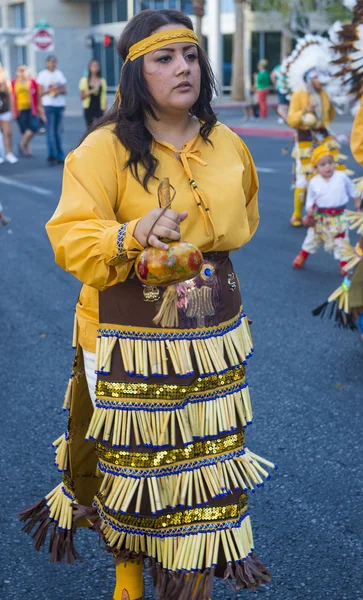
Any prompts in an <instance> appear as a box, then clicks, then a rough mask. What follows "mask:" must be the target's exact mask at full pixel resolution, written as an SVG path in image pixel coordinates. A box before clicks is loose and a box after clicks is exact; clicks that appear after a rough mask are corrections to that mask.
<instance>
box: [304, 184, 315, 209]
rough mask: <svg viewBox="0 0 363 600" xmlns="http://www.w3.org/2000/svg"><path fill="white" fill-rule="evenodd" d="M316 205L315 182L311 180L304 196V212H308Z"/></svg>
mask: <svg viewBox="0 0 363 600" xmlns="http://www.w3.org/2000/svg"><path fill="white" fill-rule="evenodd" d="M315 204H316V190H315V182H314V179H312V180H311V181H310V182H309V185H308V191H307V194H306V203H305V210H306V211H308V210H310V209H311V208H313V207H314V206H315Z"/></svg>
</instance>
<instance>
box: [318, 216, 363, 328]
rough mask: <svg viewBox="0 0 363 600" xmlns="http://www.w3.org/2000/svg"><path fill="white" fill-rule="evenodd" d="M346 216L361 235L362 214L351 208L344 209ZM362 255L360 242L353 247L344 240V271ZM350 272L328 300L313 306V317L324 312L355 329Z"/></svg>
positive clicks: (359, 260) (343, 324)
mask: <svg viewBox="0 0 363 600" xmlns="http://www.w3.org/2000/svg"><path fill="white" fill-rule="evenodd" d="M345 214H346V218H347V219H348V222H349V229H351V230H356V231H357V232H358V233H360V234H361V235H362V233H363V214H362V213H357V212H354V211H351V210H347V211H345ZM362 257H363V248H362V243H361V242H360V241H358V243H357V244H356V246H355V247H353V246H351V245H350V244H349V242H347V241H344V243H343V244H342V254H341V258H342V260H344V261H346V263H347V264H346V265H345V267H344V268H345V270H346V272H350V273H351V272H352V271H353V270H354V269H356V268H357V266H358V264H360V262H361V260H362ZM351 279H352V273H351V274H350V275H348V276H346V277H344V279H343V282H342V283H341V285H340V286H339V287H338V288H337V289H336V290H335V291H334V292H333V293H332V294H331V295H330V296H329V298H328V300H327V301H326V302H324V303H323V304H321V305H320V306H318V307H317V308H314V310H313V311H312V314H313V316H314V317H317V316H320V318H323V317H324V316H325V315H326V314H327V315H328V318H329V319H331V318H333V317H334V320H335V324H336V325H337V326H338V327H343V328H344V329H351V330H352V331H356V329H357V325H356V323H355V318H354V316H353V314H352V311H351V308H350V305H349V290H350V287H351Z"/></svg>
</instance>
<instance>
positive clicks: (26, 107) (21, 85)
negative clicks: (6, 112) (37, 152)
mask: <svg viewBox="0 0 363 600" xmlns="http://www.w3.org/2000/svg"><path fill="white" fill-rule="evenodd" d="M11 87H12V99H13V112H14V115H15V117H16V120H17V122H18V125H19V129H20V132H21V134H22V136H21V140H20V143H19V152H20V154H21V155H22V156H31V151H30V142H31V140H32V138H33V137H34V135H35V134H36V132H37V131H38V129H39V115H40V114H43V115H44V109H43V107H42V105H41V97H40V90H39V86H38V84H37V82H36V80H35V79H33V78H31V77H30V75H29V71H28V67H27V66H26V65H19V66H18V68H17V69H16V77H15V78H14V79H13V80H12V82H11Z"/></svg>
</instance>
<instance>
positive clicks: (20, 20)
mask: <svg viewBox="0 0 363 600" xmlns="http://www.w3.org/2000/svg"><path fill="white" fill-rule="evenodd" d="M9 11H10V23H11V25H12V27H16V28H17V29H25V27H26V11H25V2H20V3H19V4H12V5H11V6H9Z"/></svg>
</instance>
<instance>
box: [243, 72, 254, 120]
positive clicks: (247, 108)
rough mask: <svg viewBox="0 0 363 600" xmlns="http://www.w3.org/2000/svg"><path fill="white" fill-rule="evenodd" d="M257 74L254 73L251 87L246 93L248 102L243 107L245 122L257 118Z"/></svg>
mask: <svg viewBox="0 0 363 600" xmlns="http://www.w3.org/2000/svg"><path fill="white" fill-rule="evenodd" d="M255 79H256V74H255V73H254V74H253V76H252V80H251V87H250V88H249V89H248V90H247V92H246V102H245V104H244V106H243V112H244V118H243V120H244V121H249V120H253V119H255V118H256V115H255V100H256V86H255Z"/></svg>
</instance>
